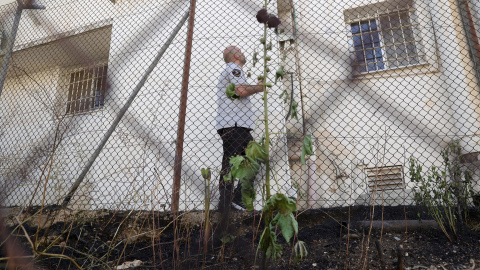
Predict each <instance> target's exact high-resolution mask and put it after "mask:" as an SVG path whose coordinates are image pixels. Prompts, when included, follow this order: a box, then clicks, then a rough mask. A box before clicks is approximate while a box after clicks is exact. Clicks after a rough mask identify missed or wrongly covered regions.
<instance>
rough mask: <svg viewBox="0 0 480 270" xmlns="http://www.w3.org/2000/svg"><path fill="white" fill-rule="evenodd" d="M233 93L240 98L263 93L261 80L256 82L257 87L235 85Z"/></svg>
mask: <svg viewBox="0 0 480 270" xmlns="http://www.w3.org/2000/svg"><path fill="white" fill-rule="evenodd" d="M235 92H236V93H237V95H239V96H240V97H248V96H251V95H253V94H256V93H259V92H263V80H258V83H257V85H244V84H240V85H236V86H235Z"/></svg>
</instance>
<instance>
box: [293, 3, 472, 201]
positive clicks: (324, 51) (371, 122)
mask: <svg viewBox="0 0 480 270" xmlns="http://www.w3.org/2000/svg"><path fill="white" fill-rule="evenodd" d="M390 2H392V3H390ZM390 2H388V1H375V0H368V1H330V2H329V3H326V4H325V5H316V4H315V3H314V2H312V1H301V0H300V1H297V2H296V5H297V10H298V12H297V13H298V14H299V15H298V27H299V29H298V31H299V35H300V37H299V38H298V40H297V42H298V43H299V45H298V46H299V48H300V50H301V53H300V55H301V58H300V63H301V65H302V80H303V84H304V88H303V89H304V91H303V93H304V94H305V98H304V102H305V103H306V107H305V114H306V117H307V129H308V130H309V132H310V133H312V134H313V135H314V137H315V138H317V140H319V143H320V144H322V145H323V149H324V150H321V149H319V148H317V155H318V158H317V159H316V162H317V167H318V170H317V174H318V175H319V177H318V178H317V180H316V181H317V182H316V183H315V186H317V187H321V189H322V190H327V191H328V192H326V193H324V194H322V195H317V196H315V197H314V198H313V200H314V201H317V203H316V204H315V205H314V207H322V206H323V207H325V206H332V205H335V204H336V203H333V202H332V200H338V202H339V203H340V204H347V205H348V204H352V203H355V202H356V203H365V202H368V199H367V201H365V198H368V197H369V195H368V194H369V191H368V190H367V189H366V185H365V184H366V176H365V174H364V173H363V169H364V168H365V167H375V166H392V165H403V166H404V176H405V181H406V189H407V191H408V189H409V188H411V187H412V184H411V183H409V179H408V178H409V177H408V159H409V158H410V157H415V158H418V159H419V161H420V162H422V163H423V164H425V166H427V167H428V166H431V165H437V166H438V164H439V163H438V162H440V161H441V158H440V157H441V155H440V151H441V150H442V149H443V148H444V147H445V146H446V145H447V143H448V142H449V141H451V140H452V139H453V138H464V140H462V142H461V143H462V147H463V148H464V149H463V150H464V151H466V152H472V151H478V143H477V141H478V138H477V137H476V136H474V135H475V134H476V133H478V129H479V123H478V120H477V119H478V115H479V112H478V102H479V99H478V95H477V93H478V91H479V89H478V85H477V82H476V79H475V77H474V73H473V72H472V70H473V69H472V64H471V61H470V59H469V58H468V54H467V53H465V49H466V43H465V40H464V37H463V36H462V29H461V28H460V27H459V25H458V23H459V18H460V17H459V15H458V14H457V13H456V12H457V11H456V9H455V5H454V4H453V2H454V1H423V0H416V1H413V7H414V8H415V14H416V16H417V21H418V23H419V26H418V29H419V31H418V32H417V33H416V34H417V36H420V37H421V39H422V41H421V45H422V50H423V52H424V53H425V62H424V64H423V65H419V66H411V67H406V68H402V69H395V70H385V71H379V72H374V73H372V74H367V75H356V74H354V73H353V72H352V70H353V68H352V66H351V64H352V60H351V58H350V57H351V53H350V50H351V49H350V45H349V39H348V37H347V35H348V29H347V24H346V22H345V20H346V19H345V16H347V15H351V14H354V13H355V12H356V11H358V10H359V9H360V8H362V7H364V6H368V5H370V6H368V7H369V8H367V9H366V11H365V12H364V13H368V12H371V14H374V12H375V10H374V8H378V9H382V8H383V9H385V10H386V8H389V9H390V10H391V9H394V8H395V6H394V5H396V4H398V3H393V2H394V1H390ZM399 3H400V4H401V2H399ZM373 4H376V5H373ZM389 4H393V5H392V6H390V7H389V6H388V5H389ZM360 13H361V12H360ZM361 15H363V16H365V15H366V14H361ZM371 16H372V15H371ZM434 34H435V35H434ZM462 48H463V49H462ZM326 155H328V158H327V156H326ZM332 159H333V160H335V161H336V163H338V164H340V167H341V168H342V170H343V171H344V172H345V173H346V174H347V175H348V177H347V178H336V177H335V172H334V171H333V165H332V162H331V160H332ZM295 166H297V168H298V165H295ZM303 170H304V171H306V168H303ZM301 181H303V190H308V188H309V186H308V179H305V178H304V179H302V180H301ZM395 193H399V194H400V195H402V194H405V193H404V192H402V191H394V193H393V194H387V195H386V197H387V196H391V199H390V200H386V202H387V203H393V204H398V203H402V202H403V203H404V201H403V198H401V200H396V197H398V195H396V194H395ZM384 195H385V194H384ZM377 197H379V195H378V196H377ZM377 203H378V199H377Z"/></svg>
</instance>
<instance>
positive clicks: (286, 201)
mask: <svg viewBox="0 0 480 270" xmlns="http://www.w3.org/2000/svg"><path fill="white" fill-rule="evenodd" d="M275 210H278V211H280V213H282V214H283V215H289V214H290V213H292V212H293V211H296V210H297V203H296V202H295V201H294V200H292V199H290V198H287V196H285V195H284V194H281V193H277V194H275V195H273V196H271V197H270V199H268V200H267V202H266V203H265V206H264V207H263V211H264V212H272V213H273V211H275Z"/></svg>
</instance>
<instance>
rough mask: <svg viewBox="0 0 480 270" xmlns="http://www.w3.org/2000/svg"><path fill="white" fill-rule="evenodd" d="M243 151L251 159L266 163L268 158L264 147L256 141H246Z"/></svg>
mask: <svg viewBox="0 0 480 270" xmlns="http://www.w3.org/2000/svg"><path fill="white" fill-rule="evenodd" d="M245 153H246V155H247V157H249V158H252V159H253V160H258V161H260V162H263V163H266V162H267V160H268V156H267V153H266V151H265V148H264V147H262V146H261V145H260V144H258V143H257V142H256V141H251V142H249V143H248V146H247V149H246V150H245Z"/></svg>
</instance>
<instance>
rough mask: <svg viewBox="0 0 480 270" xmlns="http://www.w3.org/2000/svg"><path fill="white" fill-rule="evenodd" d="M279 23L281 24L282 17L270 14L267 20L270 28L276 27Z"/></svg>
mask: <svg viewBox="0 0 480 270" xmlns="http://www.w3.org/2000/svg"><path fill="white" fill-rule="evenodd" d="M279 25H280V19H279V18H277V17H276V16H274V15H270V17H269V18H268V22H267V26H268V28H276V27H277V26H279Z"/></svg>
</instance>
